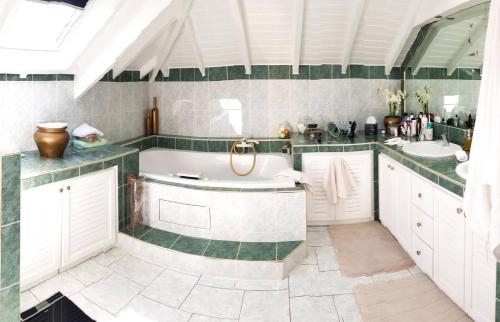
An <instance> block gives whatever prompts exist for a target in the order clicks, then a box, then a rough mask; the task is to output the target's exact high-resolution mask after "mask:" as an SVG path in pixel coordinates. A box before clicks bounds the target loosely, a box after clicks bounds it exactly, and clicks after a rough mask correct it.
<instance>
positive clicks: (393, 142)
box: [384, 138, 410, 146]
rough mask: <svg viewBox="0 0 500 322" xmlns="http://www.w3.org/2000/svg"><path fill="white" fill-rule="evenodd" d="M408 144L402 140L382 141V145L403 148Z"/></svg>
mask: <svg viewBox="0 0 500 322" xmlns="http://www.w3.org/2000/svg"><path fill="white" fill-rule="evenodd" d="M408 143H410V141H405V140H403V139H402V138H392V139H388V140H385V141H384V144H386V145H397V146H403V145H405V144H408Z"/></svg>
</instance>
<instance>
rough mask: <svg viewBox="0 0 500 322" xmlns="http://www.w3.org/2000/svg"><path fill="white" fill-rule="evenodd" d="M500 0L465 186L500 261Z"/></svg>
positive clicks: (494, 5)
mask: <svg viewBox="0 0 500 322" xmlns="http://www.w3.org/2000/svg"><path fill="white" fill-rule="evenodd" d="M498 35H500V0H492V1H491V6H490V13H489V19H488V30H487V32H486V44H485V50H484V68H483V75H482V80H481V88H480V92H479V102H478V107H477V118H476V125H475V128H474V141H473V143H472V149H471V153H470V157H469V159H470V161H469V173H468V176H467V183H466V186H465V212H466V214H467V220H468V221H469V222H470V224H471V227H472V229H473V231H475V232H476V233H479V234H480V235H483V236H485V237H487V238H488V240H489V244H490V247H491V248H492V251H493V254H494V255H495V257H496V258H497V260H499V261H500V168H499V164H500V144H498V142H499V139H500V127H499V126H498V121H499V120H500V108H499V107H500V91H499V90H498V84H500V61H499V60H498V57H500V37H499V36H498Z"/></svg>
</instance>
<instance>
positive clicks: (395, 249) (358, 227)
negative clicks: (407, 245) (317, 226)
mask: <svg viewBox="0 0 500 322" xmlns="http://www.w3.org/2000/svg"><path fill="white" fill-rule="evenodd" d="M330 237H331V239H332V243H333V245H334V247H335V249H336V252H337V261H338V263H339V268H340V272H341V273H342V275H344V276H347V277H358V276H372V275H375V274H379V273H384V272H395V271H399V270H402V269H406V268H410V267H412V266H414V265H415V263H414V262H413V260H412V259H411V258H410V256H408V254H407V253H406V252H405V251H404V250H403V248H401V246H400V245H399V243H398V242H397V241H396V239H394V237H393V236H392V235H391V233H389V231H388V230H387V229H386V228H385V227H384V226H382V224H380V223H379V222H368V223H361V224H348V225H333V226H330Z"/></svg>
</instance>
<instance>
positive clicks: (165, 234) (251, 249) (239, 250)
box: [120, 225, 304, 262]
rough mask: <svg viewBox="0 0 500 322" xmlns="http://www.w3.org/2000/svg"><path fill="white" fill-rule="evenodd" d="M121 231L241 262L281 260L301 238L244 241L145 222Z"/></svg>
mask: <svg viewBox="0 0 500 322" xmlns="http://www.w3.org/2000/svg"><path fill="white" fill-rule="evenodd" d="M120 232H121V233H123V234H126V235H128V236H130V237H133V238H137V239H139V240H141V241H143V242H146V243H149V244H152V245H155V246H159V247H162V248H165V249H171V250H174V251H177V252H181V253H185V254H190V255H197V256H203V257H209V258H216V259H230V260H239V261H240V260H242V261H271V262H275V261H282V260H284V259H285V258H287V257H288V256H289V255H290V254H292V253H293V252H294V251H295V250H296V249H297V248H298V247H300V246H301V245H302V244H303V243H304V241H300V240H294V241H279V242H244V241H231V240H215V239H206V238H198V237H190V236H185V235H181V234H177V233H172V232H169V231H165V230H161V229H156V228H152V227H149V226H146V225H143V226H141V227H138V228H137V229H135V230H132V229H129V228H123V229H120Z"/></svg>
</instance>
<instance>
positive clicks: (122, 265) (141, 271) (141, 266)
mask: <svg viewBox="0 0 500 322" xmlns="http://www.w3.org/2000/svg"><path fill="white" fill-rule="evenodd" d="M109 268H111V269H112V270H113V271H115V272H117V273H119V274H121V275H123V276H125V277H127V278H129V279H131V280H132V281H134V282H136V283H139V284H141V285H144V286H147V285H149V284H151V282H152V281H153V280H154V279H155V278H157V277H158V276H159V275H160V274H161V273H162V272H163V271H164V269H163V268H162V267H160V266H158V265H155V264H152V263H149V262H146V261H143V260H141V259H139V258H137V257H134V256H130V255H127V256H125V257H123V258H122V259H120V260H119V261H117V262H116V263H114V264H112V265H111V266H110V267H109Z"/></svg>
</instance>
